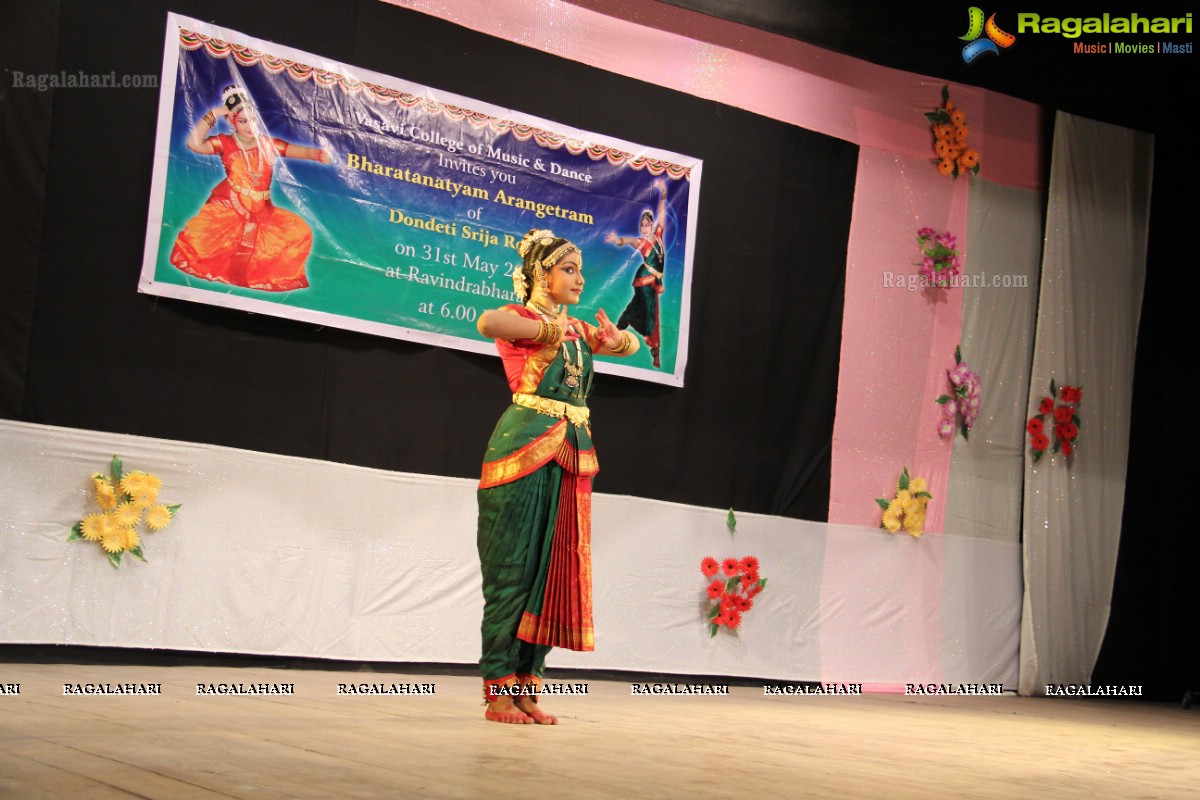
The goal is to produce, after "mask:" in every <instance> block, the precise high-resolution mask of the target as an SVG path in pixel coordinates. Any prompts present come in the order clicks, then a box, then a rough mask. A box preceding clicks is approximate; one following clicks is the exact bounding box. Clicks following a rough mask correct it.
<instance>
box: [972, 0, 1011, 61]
mask: <svg viewBox="0 0 1200 800" xmlns="http://www.w3.org/2000/svg"><path fill="white" fill-rule="evenodd" d="M985 33H986V34H987V38H986V39H981V38H980V37H981V36H983V35H984V34H985ZM958 38H959V39H961V40H962V41H964V42H968V44H967V46H966V47H964V48H963V51H962V57H963V61H965V62H967V63H968V64H970V63H971V62H972V61H974V60H975V59H977V58H979V57H980V56H981V55H983V54H984V53H991V54H992V55H995V56H998V55H1000V48H1001V47H1004V48H1009V47H1012V46H1013V42H1015V41H1016V40H1017V37H1015V36H1013V35H1012V34H1011V33H1006V32H1004V31H1002V30H1000V26H999V25H997V24H996V15H995V14H992V15H991V16H990V17H988V18H987V22H986V23H985V22H984V21H983V9H982V8H980V7H979V6H971V7H970V8H969V9H967V32H966V34H965V35H964V36H960V37H958Z"/></svg>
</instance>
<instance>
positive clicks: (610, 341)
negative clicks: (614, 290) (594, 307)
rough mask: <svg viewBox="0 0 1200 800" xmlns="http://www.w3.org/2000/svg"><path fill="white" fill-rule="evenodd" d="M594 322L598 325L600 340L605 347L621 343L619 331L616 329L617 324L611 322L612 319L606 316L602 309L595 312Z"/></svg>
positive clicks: (610, 347)
mask: <svg viewBox="0 0 1200 800" xmlns="http://www.w3.org/2000/svg"><path fill="white" fill-rule="evenodd" d="M596 322H597V323H599V327H600V341H601V343H603V344H604V346H605V347H607V348H609V349H610V350H611V349H612V348H613V347H616V346H617V345H618V344H620V343H621V332H620V331H619V330H617V326H616V325H613V324H612V320H610V319H609V318H608V314H605V313H604V309H603V308H602V309H600V310H599V311H597V312H596Z"/></svg>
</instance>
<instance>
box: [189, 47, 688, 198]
mask: <svg viewBox="0 0 1200 800" xmlns="http://www.w3.org/2000/svg"><path fill="white" fill-rule="evenodd" d="M179 44H180V45H181V46H182V47H183V48H184V49H185V50H199V49H200V48H202V47H203V48H204V49H205V50H207V51H208V53H209V54H210V55H212V56H213V57H215V58H227V57H232V58H233V59H234V60H235V61H236V62H237V63H238V64H240V65H241V66H243V67H252V66H254V65H255V64H258V63H261V64H262V65H263V67H264V68H266V69H267V71H269V72H272V73H275V74H279V73H287V75H288V76H289V77H290V78H292V80H294V81H297V82H301V83H303V82H305V81H309V80H311V81H313V82H314V83H316V84H317V85H318V86H323V87H327V88H332V87H334V86H337V87H338V88H340V89H341V90H342V91H344V92H346V93H347V94H360V93H361V94H364V96H366V97H369V98H371V99H372V100H375V101H377V102H379V103H384V104H386V103H393V102H394V103H396V104H398V105H401V106H403V107H405V108H409V109H413V108H420V109H421V110H422V111H424V112H425V113H426V114H429V115H430V116H434V117H436V116H439V115H441V116H445V117H446V118H447V119H449V120H452V121H454V122H462V121H463V120H466V121H467V122H468V123H470V124H471V125H472V126H473V127H475V128H485V127H486V128H491V130H492V131H494V132H495V133H498V134H503V133H510V134H512V135H513V136H515V137H516V138H517V139H518V140H520V141H522V142H525V141H528V140H529V139H531V138H532V139H533V140H534V141H535V142H537V143H538V144H539V145H541V146H542V147H546V148H549V149H552V150H560V149H563V148H565V149H566V150H567V152H568V153H570V154H571V155H574V156H577V155H581V154H584V153H586V154H587V156H588V158H590V159H592V160H593V161H601V160H607V161H608V163H610V164H613V165H614V166H622V165H627V166H630V167H632V168H634V169H644V170H647V171H649V173H650V174H651V175H662V174H663V173H666V174H667V175H668V176H670V177H671V178H675V179H677V180H678V179H684V180H691V174H692V170H691V168H690V167H685V166H681V165H679V164H672V163H670V162H668V161H662V160H661V159H656V158H646V157H645V156H638V155H634V154H633V153H627V152H625V151H623V150H618V149H616V148H614V147H606V146H604V145H600V144H588V143H586V142H582V141H580V140H579V139H572V138H569V137H566V136H562V135H560V134H557V133H551V132H550V131H546V130H542V129H541V128H535V127H533V126H532V125H524V124H521V123H517V122H513V121H511V120H507V119H501V118H499V117H493V116H491V115H490V114H484V113H481V112H479V111H472V110H470V109H468V108H461V107H459V106H452V105H448V104H446V103H439V102H437V101H436V100H431V99H430V98H428V97H420V96H418V95H415V94H410V93H408V92H402V91H400V90H399V89H391V88H388V87H386V86H379V85H378V84H374V83H367V82H365V81H358V80H355V79H353V78H348V77H346V76H345V75H339V74H337V73H336V72H329V71H328V70H323V69H320V68H318V67H312V66H309V65H308V64H301V63H299V62H296V61H292V60H291V59H287V58H280V57H279V56H273V55H270V54H267V53H263V52H262V51H260V50H255V49H254V48H252V47H246V46H244V45H237V44H231V43H229V42H225V41H222V40H220V39H215V38H213V37H211V36H205V35H204V34H202V33H195V32H193V31H185V30H183V29H182V28H181V29H180V30H179Z"/></svg>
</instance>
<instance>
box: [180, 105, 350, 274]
mask: <svg viewBox="0 0 1200 800" xmlns="http://www.w3.org/2000/svg"><path fill="white" fill-rule="evenodd" d="M218 116H223V117H225V118H226V119H228V120H229V122H230V124H231V125H232V126H233V135H232V136H230V135H228V134H225V133H219V134H217V135H216V136H208V133H209V132H210V131H211V130H212V128H213V126H214V125H216V123H217V117H218ZM206 137H207V138H206ZM186 144H187V147H188V149H189V150H191V151H192V152H195V153H199V154H201V155H206V156H220V158H221V164H222V165H223V166H224V167H225V180H223V181H221V182H220V183H219V184H217V186H216V188H215V189H213V190H212V194H210V195H209V197H208V201H207V202H206V203H205V204H204V206H203V207H202V208H201V209H200V213H198V214H197V215H196V216H194V217H192V219H191V220H189V221H188V224H187V225H185V226H184V228H183V230H182V231H181V232H180V233H179V237H178V238H177V239H176V240H175V247H174V249H173V250H172V251H171V263H172V264H173V265H175V267H177V268H178V269H180V270H182V271H183V272H186V273H188V274H189V275H194V276H196V277H197V278H203V279H204V280H206V281H218V282H220V283H229V284H232V285H234V286H245V287H246V288H249V289H264V290H266V291H269V292H284V291H288V290H290V289H303V288H305V287H306V286H308V277H307V276H306V275H305V274H304V264H305V262H306V261H307V260H308V251H309V250H310V249H311V248H312V229H311V228H309V227H308V223H307V222H305V221H304V220H303V219H302V218H301V217H300V216H299V215H298V214H293V213H292V212H291V211H286V210H284V209H282V208H276V207H275V206H274V204H272V203H271V176H272V173H273V169H274V166H275V161H276V159H277V158H279V157H280V156H282V157H284V158H304V159H309V160H310V161H319V162H321V163H322V164H328V163H330V162H331V161H332V160H333V159H332V157H331V156H330V155H329V153H327V152H325V151H324V150H320V149H318V148H315V147H300V146H299V145H295V144H291V143H290V142H285V141H284V140H283V139H271V138H270V137H268V136H267V135H266V134H265V133H263V132H262V131H261V129H260V127H259V121H258V118H257V115H256V114H255V113H254V109H253V108H252V107H251V105H250V103H249V101H248V99H247V97H246V94H245V91H244V90H242V89H240V88H238V87H236V86H228V87H226V88H225V91H224V93H223V95H222V103H221V105H219V106H217V107H215V108H213V109H212V110H210V111H209V112H208V113H206V114H205V115H204V116H203V117H201V118H200V119H199V120H198V121H197V122H196V125H195V127H193V128H192V130H191V132H190V133H189V134H188V137H187V141H186Z"/></svg>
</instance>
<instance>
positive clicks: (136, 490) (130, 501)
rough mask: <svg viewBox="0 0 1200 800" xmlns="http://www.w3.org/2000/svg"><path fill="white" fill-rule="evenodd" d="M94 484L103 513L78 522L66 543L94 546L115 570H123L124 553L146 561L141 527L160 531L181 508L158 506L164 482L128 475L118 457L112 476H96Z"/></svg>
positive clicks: (148, 476)
mask: <svg viewBox="0 0 1200 800" xmlns="http://www.w3.org/2000/svg"><path fill="white" fill-rule="evenodd" d="M91 480H92V489H93V492H94V494H93V497H94V499H95V501H96V505H97V506H99V507H100V511H99V512H95V513H92V514H88V515H87V516H85V517H84V518H83V519H81V520H79V522H76V523H75V524H74V525H73V526H72V527H71V535H70V536H68V537H67V541H68V542H74V541H79V540H83V541H88V542H95V543H96V544H98V545H100V549H102V550H103V551H104V553H105V555H106V556H108V560H109V562H110V563H111V564H112V565H113V566H114V567H119V566H121V557H122V556H123V555H124V554H125V553H132V554H133V555H135V556H137V557H138V558H140V559H141V560H142V561H145V560H146V556H145V555H144V554H143V553H142V538H141V535H140V534H139V533H138V528H139V526H140V525H142V524H145V526H146V528H148V529H149V530H151V531H161V530H162V529H163V528H165V527H167V525H169V524H170V523H171V519H172V517H174V516H175V514H176V512H178V511H179V509H180V507H181V504H179V503H161V502H159V499H158V491H159V489H161V488H162V479H160V478H159V477H158V476H157V475H152V474H150V473H149V472H141V471H139V470H131V471H129V472H126V471H125V465H124V464H122V463H121V459H120V458H119V457H117V456H113V459H112V465H111V467H110V475H105V474H104V473H102V472H94V473H92V478H91Z"/></svg>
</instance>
